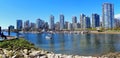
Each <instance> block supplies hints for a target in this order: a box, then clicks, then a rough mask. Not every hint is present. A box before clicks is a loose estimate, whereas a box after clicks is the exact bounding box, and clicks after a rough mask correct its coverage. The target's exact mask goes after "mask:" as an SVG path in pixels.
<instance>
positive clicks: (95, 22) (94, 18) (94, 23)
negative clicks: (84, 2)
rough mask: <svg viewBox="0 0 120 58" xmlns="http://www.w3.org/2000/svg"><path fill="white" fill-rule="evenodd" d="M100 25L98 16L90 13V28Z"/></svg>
mask: <svg viewBox="0 0 120 58" xmlns="http://www.w3.org/2000/svg"><path fill="white" fill-rule="evenodd" d="M96 27H100V17H99V15H98V14H92V28H96Z"/></svg>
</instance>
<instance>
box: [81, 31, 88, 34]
mask: <svg viewBox="0 0 120 58" xmlns="http://www.w3.org/2000/svg"><path fill="white" fill-rule="evenodd" d="M88 33H89V31H81V34H88Z"/></svg>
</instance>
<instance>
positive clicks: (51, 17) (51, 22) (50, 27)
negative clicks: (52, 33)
mask: <svg viewBox="0 0 120 58" xmlns="http://www.w3.org/2000/svg"><path fill="white" fill-rule="evenodd" d="M49 29H51V30H54V29H55V26H54V16H53V15H50V25H49Z"/></svg>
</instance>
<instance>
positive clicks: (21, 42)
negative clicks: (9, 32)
mask: <svg viewBox="0 0 120 58" xmlns="http://www.w3.org/2000/svg"><path fill="white" fill-rule="evenodd" d="M0 48H4V49H7V50H15V49H31V48H34V49H37V48H35V47H34V45H33V44H31V43H29V42H28V41H27V40H25V39H23V38H20V39H13V40H4V41H2V42H0Z"/></svg>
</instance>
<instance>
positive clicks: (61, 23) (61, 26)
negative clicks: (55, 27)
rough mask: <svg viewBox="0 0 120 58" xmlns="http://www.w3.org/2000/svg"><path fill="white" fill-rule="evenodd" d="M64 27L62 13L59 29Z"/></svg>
mask: <svg viewBox="0 0 120 58" xmlns="http://www.w3.org/2000/svg"><path fill="white" fill-rule="evenodd" d="M63 29H64V15H60V30H63Z"/></svg>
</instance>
